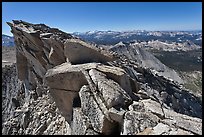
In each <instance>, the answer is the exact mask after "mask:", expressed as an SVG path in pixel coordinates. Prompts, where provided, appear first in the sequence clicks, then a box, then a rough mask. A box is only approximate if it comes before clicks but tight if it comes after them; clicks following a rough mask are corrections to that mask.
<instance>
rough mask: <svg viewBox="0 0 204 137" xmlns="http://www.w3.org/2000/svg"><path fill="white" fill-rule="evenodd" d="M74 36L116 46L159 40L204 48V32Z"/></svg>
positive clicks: (111, 32)
mask: <svg viewBox="0 0 204 137" xmlns="http://www.w3.org/2000/svg"><path fill="white" fill-rule="evenodd" d="M73 35H74V36H77V37H80V38H81V39H83V40H86V41H89V42H94V43H96V44H110V45H113V44H116V43H118V42H120V41H123V42H130V41H135V40H137V41H152V40H159V41H162V42H166V41H167V42H176V43H184V42H188V41H190V42H192V43H194V44H195V45H198V46H202V31H145V30H133V31H88V32H84V33H81V32H74V33H73Z"/></svg>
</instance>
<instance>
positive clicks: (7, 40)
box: [2, 34, 15, 46]
mask: <svg viewBox="0 0 204 137" xmlns="http://www.w3.org/2000/svg"><path fill="white" fill-rule="evenodd" d="M14 45H15V44H14V38H13V37H11V36H8V35H4V34H2V46H14Z"/></svg>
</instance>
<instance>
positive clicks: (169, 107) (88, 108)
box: [2, 20, 202, 135]
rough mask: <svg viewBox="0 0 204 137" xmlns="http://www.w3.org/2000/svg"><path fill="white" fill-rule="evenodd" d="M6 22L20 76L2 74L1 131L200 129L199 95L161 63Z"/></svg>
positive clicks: (123, 132)
mask: <svg viewBox="0 0 204 137" xmlns="http://www.w3.org/2000/svg"><path fill="white" fill-rule="evenodd" d="M8 24H9V26H10V27H11V29H12V33H13V34H14V38H15V43H16V46H17V50H16V51H17V64H16V68H17V69H16V70H17V72H15V74H14V75H16V73H17V76H18V77H12V76H13V73H11V75H10V77H8V76H7V75H6V74H5V75H3V77H2V79H5V77H7V78H6V81H5V82H4V83H2V88H3V95H4V96H3V97H2V98H3V102H2V104H3V106H4V107H3V118H4V120H3V121H2V125H3V131H2V133H3V134H73V135H112V134H117V135H141V134H143V135H163V134H167V135H176V134H186V135H191V134H198V135H201V134H202V102H201V100H199V98H198V97H196V96H194V95H193V94H190V93H189V92H188V91H187V90H186V89H184V88H183V87H182V85H180V84H179V83H178V82H175V81H174V80H171V79H169V78H168V77H166V76H163V75H162V73H159V74H158V70H157V69H154V68H148V65H147V66H144V65H143V63H142V64H141V62H140V61H137V60H135V59H132V58H129V57H128V56H127V55H126V54H123V55H122V54H118V53H116V52H110V51H106V50H104V49H99V48H97V47H94V46H93V45H91V44H89V43H86V42H84V41H82V40H80V39H79V38H75V37H73V36H71V35H69V34H66V33H64V32H62V31H60V30H58V29H54V28H50V27H48V26H46V25H44V24H31V23H27V22H24V21H16V20H15V21H13V23H8ZM129 50H130V49H129ZM115 51H117V50H115ZM129 52H131V51H129ZM146 54H148V53H145V55H146ZM149 56H151V55H149ZM148 59H150V58H148ZM153 63H154V61H152V62H151V65H153V66H154V64H153ZM147 64H148V62H147ZM155 65H156V64H155ZM162 65H163V64H162ZM12 70H15V67H14V66H13V69H12ZM5 73H10V72H7V70H5ZM9 82H10V83H11V82H12V83H15V84H13V86H12V87H10V85H9V84H8V83H9ZM9 94H13V95H11V97H13V98H12V99H11V100H8V99H6V97H9ZM11 104H13V105H11Z"/></svg>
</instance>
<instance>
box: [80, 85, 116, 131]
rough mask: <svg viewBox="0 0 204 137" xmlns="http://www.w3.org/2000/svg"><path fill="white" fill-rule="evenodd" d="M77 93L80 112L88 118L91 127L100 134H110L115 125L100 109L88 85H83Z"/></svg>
mask: <svg viewBox="0 0 204 137" xmlns="http://www.w3.org/2000/svg"><path fill="white" fill-rule="evenodd" d="M79 95H80V98H81V104H82V106H81V109H82V112H83V113H84V114H85V115H86V116H87V117H88V118H89V119H90V121H91V125H92V127H93V129H94V130H95V131H97V132H99V133H102V134H111V132H113V129H114V127H115V125H114V123H112V122H110V121H109V120H108V119H107V118H106V116H105V115H104V112H102V111H101V109H100V107H99V106H98V104H97V102H96V101H95V98H94V96H93V94H92V93H91V91H90V89H89V88H88V86H83V87H82V88H81V90H80V92H79Z"/></svg>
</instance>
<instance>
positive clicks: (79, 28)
mask: <svg viewBox="0 0 204 137" xmlns="http://www.w3.org/2000/svg"><path fill="white" fill-rule="evenodd" d="M13 19H14V20H15V19H18V20H24V21H27V22H31V23H44V24H47V25H48V26H50V27H57V28H59V29H61V30H63V31H65V32H68V33H71V32H85V31H93V30H115V31H123V30H201V29H202V2H2V33H3V34H7V35H12V34H11V33H10V28H9V26H8V25H7V24H6V22H7V21H9V22H10V21H12V20H13Z"/></svg>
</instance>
